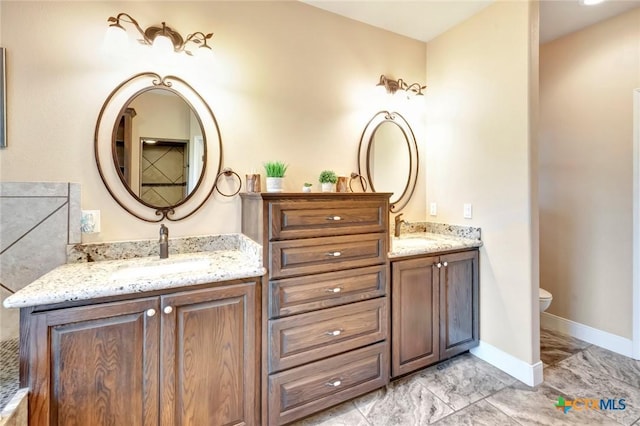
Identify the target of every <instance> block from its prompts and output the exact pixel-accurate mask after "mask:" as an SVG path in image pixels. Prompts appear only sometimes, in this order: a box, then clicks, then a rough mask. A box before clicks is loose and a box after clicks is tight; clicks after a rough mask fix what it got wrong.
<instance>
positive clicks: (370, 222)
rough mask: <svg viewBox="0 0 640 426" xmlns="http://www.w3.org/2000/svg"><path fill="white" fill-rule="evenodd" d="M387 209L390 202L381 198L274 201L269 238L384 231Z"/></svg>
mask: <svg viewBox="0 0 640 426" xmlns="http://www.w3.org/2000/svg"><path fill="white" fill-rule="evenodd" d="M388 208H389V206H388V204H386V203H381V202H380V201H358V202H357V203H356V202H349V201H345V200H333V201H307V202H304V203H300V202H282V203H273V204H271V205H270V211H269V215H270V223H271V229H270V230H269V238H270V239H271V240H283V239H292V238H309V237H323V236H332V235H348V234H368V233H373V232H384V230H385V229H386V226H385V224H386V221H387V220H388V219H387V218H388V213H387V209H388Z"/></svg>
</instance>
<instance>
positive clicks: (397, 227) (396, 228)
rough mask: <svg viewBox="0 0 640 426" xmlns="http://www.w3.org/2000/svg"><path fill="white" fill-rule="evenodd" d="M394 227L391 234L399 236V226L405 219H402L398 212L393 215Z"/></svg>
mask: <svg viewBox="0 0 640 426" xmlns="http://www.w3.org/2000/svg"><path fill="white" fill-rule="evenodd" d="M395 221H396V223H395V229H394V231H393V235H395V236H396V237H399V236H400V226H401V225H402V224H403V223H407V222H406V221H404V220H402V213H398V214H397V215H396V217H395Z"/></svg>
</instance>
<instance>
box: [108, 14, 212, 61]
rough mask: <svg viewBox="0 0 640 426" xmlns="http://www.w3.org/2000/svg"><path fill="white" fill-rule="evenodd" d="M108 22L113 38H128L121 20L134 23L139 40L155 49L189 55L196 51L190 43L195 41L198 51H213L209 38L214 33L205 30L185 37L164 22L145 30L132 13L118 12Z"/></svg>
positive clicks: (109, 35) (109, 34)
mask: <svg viewBox="0 0 640 426" xmlns="http://www.w3.org/2000/svg"><path fill="white" fill-rule="evenodd" d="M107 22H110V23H111V24H110V25H109V28H108V29H107V38H108V39H111V40H122V39H126V30H125V28H124V27H123V26H122V24H121V22H127V23H129V24H132V25H133V26H134V27H135V29H136V30H138V32H139V33H140V35H141V36H142V38H141V39H139V40H138V41H139V42H140V43H142V44H146V45H149V46H153V48H154V49H156V48H157V49H159V50H164V49H166V50H171V49H172V50H173V51H174V52H184V53H186V54H187V55H189V56H193V53H194V52H193V51H192V50H190V48H191V47H192V46H190V45H189V43H193V44H194V45H196V46H197V52H198V53H201V52H203V51H205V52H211V47H210V46H209V45H208V44H207V40H210V39H211V37H213V33H208V34H205V33H203V32H200V31H196V32H195V33H193V34H189V35H187V37H186V38H183V37H182V36H181V35H180V33H179V32H177V31H175V30H174V29H172V28H171V27H168V26H167V25H166V23H164V22H163V23H162V24H161V26H150V27H148V28H147V29H144V30H143V29H142V27H141V26H140V25H139V24H138V21H136V20H135V19H133V18H132V17H131V15H129V14H127V13H118V14H117V15H116V16H115V17H114V16H110V17H109V19H107ZM194 47H195V46H194Z"/></svg>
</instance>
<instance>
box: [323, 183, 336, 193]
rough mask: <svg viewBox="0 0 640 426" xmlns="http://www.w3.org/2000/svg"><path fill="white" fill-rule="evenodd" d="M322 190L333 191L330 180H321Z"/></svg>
mask: <svg viewBox="0 0 640 426" xmlns="http://www.w3.org/2000/svg"><path fill="white" fill-rule="evenodd" d="M322 192H333V184H332V183H331V182H322Z"/></svg>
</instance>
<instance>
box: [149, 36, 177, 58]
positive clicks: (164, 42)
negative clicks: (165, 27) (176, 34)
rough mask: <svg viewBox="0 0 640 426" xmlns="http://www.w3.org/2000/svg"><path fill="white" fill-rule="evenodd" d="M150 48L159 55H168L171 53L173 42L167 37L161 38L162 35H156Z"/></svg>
mask: <svg viewBox="0 0 640 426" xmlns="http://www.w3.org/2000/svg"><path fill="white" fill-rule="evenodd" d="M151 48H152V49H153V51H154V52H156V53H159V54H163V55H164V54H169V53H171V52H173V50H174V48H173V42H172V41H171V39H170V38H169V37H167V36H163V35H162V34H158V35H157V36H156V38H155V39H154V40H153V44H152V45H151Z"/></svg>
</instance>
